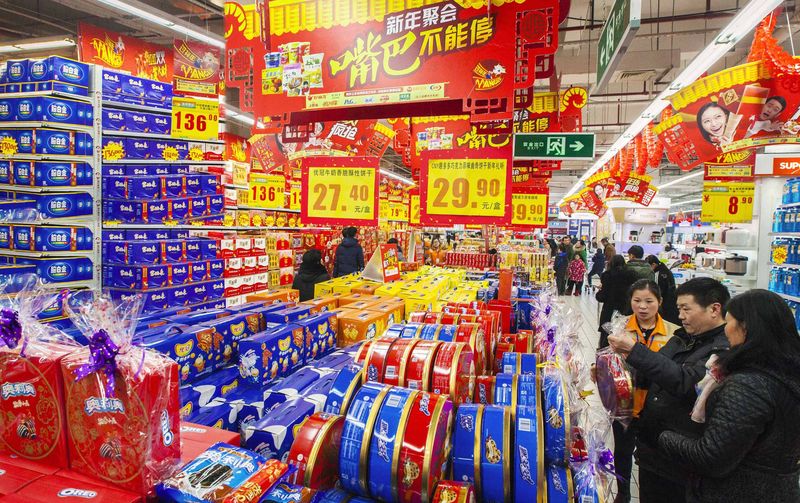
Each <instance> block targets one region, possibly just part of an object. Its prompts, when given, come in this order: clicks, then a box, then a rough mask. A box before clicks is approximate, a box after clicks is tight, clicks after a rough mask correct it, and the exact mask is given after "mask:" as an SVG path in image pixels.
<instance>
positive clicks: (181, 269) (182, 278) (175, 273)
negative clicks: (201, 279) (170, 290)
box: [171, 264, 189, 285]
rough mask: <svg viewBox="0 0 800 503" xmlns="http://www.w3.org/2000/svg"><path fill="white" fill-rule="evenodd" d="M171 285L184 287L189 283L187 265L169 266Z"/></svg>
mask: <svg viewBox="0 0 800 503" xmlns="http://www.w3.org/2000/svg"><path fill="white" fill-rule="evenodd" d="M171 267H172V284H173V285H185V284H186V283H188V282H189V264H171Z"/></svg>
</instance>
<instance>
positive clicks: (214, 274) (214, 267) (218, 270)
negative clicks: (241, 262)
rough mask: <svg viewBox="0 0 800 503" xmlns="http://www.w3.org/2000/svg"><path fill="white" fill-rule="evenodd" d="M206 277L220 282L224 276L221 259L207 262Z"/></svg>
mask: <svg viewBox="0 0 800 503" xmlns="http://www.w3.org/2000/svg"><path fill="white" fill-rule="evenodd" d="M208 275H209V276H210V277H211V279H220V280H221V279H222V277H223V276H225V260H224V259H221V258H220V259H213V260H209V261H208ZM223 288H224V287H223Z"/></svg>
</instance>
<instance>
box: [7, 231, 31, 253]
mask: <svg viewBox="0 0 800 503" xmlns="http://www.w3.org/2000/svg"><path fill="white" fill-rule="evenodd" d="M11 243H12V245H13V248H14V249H15V250H31V251H32V250H33V243H34V239H33V226H27V225H15V226H13V227H12V228H11Z"/></svg>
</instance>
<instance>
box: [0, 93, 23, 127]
mask: <svg viewBox="0 0 800 503" xmlns="http://www.w3.org/2000/svg"><path fill="white" fill-rule="evenodd" d="M18 101H19V98H0V122H11V121H15V120H17V102H18Z"/></svg>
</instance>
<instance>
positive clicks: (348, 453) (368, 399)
mask: <svg viewBox="0 0 800 503" xmlns="http://www.w3.org/2000/svg"><path fill="white" fill-rule="evenodd" d="M391 389H392V387H391V386H387V385H385V384H378V383H373V382H368V383H366V384H364V385H363V386H361V389H359V390H358V393H356V395H355V397H353V403H352V404H351V405H350V407H349V408H348V410H347V416H346V418H345V421H344V428H343V429H342V446H341V449H340V450H339V479H340V480H341V484H342V488H343V489H345V490H347V491H349V492H352V493H355V494H358V495H361V496H369V489H368V487H367V470H368V461H369V460H368V453H369V445H370V441H371V439H372V435H373V428H374V426H375V422H376V420H377V417H378V413H379V412H380V409H381V406H382V405H383V402H384V399H385V398H386V395H387V394H388V393H389V390H391Z"/></svg>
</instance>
